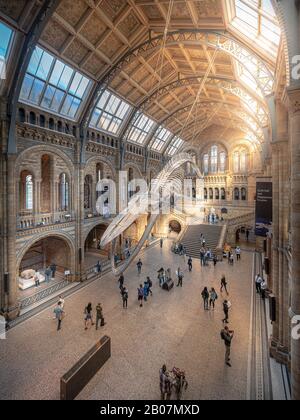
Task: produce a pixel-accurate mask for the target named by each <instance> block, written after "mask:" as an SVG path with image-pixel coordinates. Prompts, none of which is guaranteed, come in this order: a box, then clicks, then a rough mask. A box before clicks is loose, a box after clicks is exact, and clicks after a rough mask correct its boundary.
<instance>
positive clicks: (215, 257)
mask: <svg viewBox="0 0 300 420" xmlns="http://www.w3.org/2000/svg"><path fill="white" fill-rule="evenodd" d="M217 262H218V257H217V256H216V255H214V257H213V263H214V267H215V266H216V265H217Z"/></svg>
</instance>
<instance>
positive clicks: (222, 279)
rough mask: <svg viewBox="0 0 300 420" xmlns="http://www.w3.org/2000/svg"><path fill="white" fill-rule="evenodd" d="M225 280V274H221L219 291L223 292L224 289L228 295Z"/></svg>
mask: <svg viewBox="0 0 300 420" xmlns="http://www.w3.org/2000/svg"><path fill="white" fill-rule="evenodd" d="M227 284H228V283H227V281H226V277H225V275H224V274H223V276H222V278H221V289H220V291H221V293H222V292H223V289H225V292H226V293H227V295H229V293H228V290H227Z"/></svg>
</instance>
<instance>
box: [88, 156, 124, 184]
mask: <svg viewBox="0 0 300 420" xmlns="http://www.w3.org/2000/svg"><path fill="white" fill-rule="evenodd" d="M97 163H102V164H103V165H106V166H108V167H109V169H110V171H111V173H112V177H113V180H114V181H116V180H117V171H116V168H115V167H114V165H113V164H112V163H111V162H110V161H109V160H106V159H103V157H102V156H93V157H91V158H90V159H88V160H87V162H86V165H85V175H88V174H89V172H88V171H89V168H90V167H91V165H93V164H97Z"/></svg>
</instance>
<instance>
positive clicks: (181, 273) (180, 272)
mask: <svg viewBox="0 0 300 420" xmlns="http://www.w3.org/2000/svg"><path fill="white" fill-rule="evenodd" d="M176 275H177V278H178V283H177V287H179V286H180V287H182V282H183V277H184V276H183V272H182V271H181V269H180V267H178V270H177V272H176Z"/></svg>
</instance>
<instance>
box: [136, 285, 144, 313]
mask: <svg viewBox="0 0 300 420" xmlns="http://www.w3.org/2000/svg"><path fill="white" fill-rule="evenodd" d="M137 291H138V302H139V304H140V308H142V307H143V300H144V288H143V285H142V284H140V287H139V288H138V289H137Z"/></svg>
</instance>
